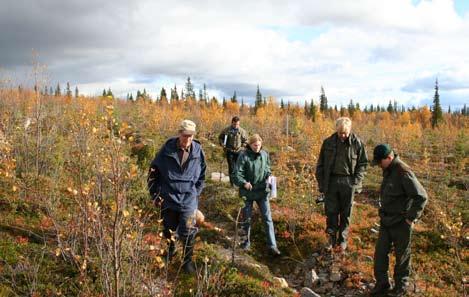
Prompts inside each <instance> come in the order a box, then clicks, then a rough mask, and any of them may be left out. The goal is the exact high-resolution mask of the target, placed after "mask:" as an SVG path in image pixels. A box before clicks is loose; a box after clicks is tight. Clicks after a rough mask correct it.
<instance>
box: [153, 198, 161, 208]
mask: <svg viewBox="0 0 469 297" xmlns="http://www.w3.org/2000/svg"><path fill="white" fill-rule="evenodd" d="M153 204H154V205H155V206H156V207H161V204H163V198H161V197H160V196H156V197H155V199H153Z"/></svg>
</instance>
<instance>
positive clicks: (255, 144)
mask: <svg viewBox="0 0 469 297" xmlns="http://www.w3.org/2000/svg"><path fill="white" fill-rule="evenodd" d="M249 146H250V147H251V149H252V151H253V152H255V153H258V152H260V151H261V147H262V142H261V141H256V142H253V143H251V144H250V145H249Z"/></svg>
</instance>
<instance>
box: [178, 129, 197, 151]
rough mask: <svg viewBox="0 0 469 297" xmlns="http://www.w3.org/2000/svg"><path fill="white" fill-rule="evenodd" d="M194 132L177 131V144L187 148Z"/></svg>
mask: <svg viewBox="0 0 469 297" xmlns="http://www.w3.org/2000/svg"><path fill="white" fill-rule="evenodd" d="M193 139H194V134H185V133H184V132H181V133H179V144H180V145H181V147H183V148H188V147H190V146H191V144H192V140H193Z"/></svg>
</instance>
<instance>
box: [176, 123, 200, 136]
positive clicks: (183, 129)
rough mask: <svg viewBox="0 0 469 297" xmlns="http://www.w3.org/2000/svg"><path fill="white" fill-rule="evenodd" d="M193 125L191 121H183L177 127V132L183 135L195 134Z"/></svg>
mask: <svg viewBox="0 0 469 297" xmlns="http://www.w3.org/2000/svg"><path fill="white" fill-rule="evenodd" d="M195 127H196V125H195V123H194V122H193V121H191V120H184V121H182V122H181V125H180V126H179V132H180V133H184V134H195Z"/></svg>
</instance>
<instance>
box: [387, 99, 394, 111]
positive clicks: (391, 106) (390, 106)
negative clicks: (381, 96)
mask: <svg viewBox="0 0 469 297" xmlns="http://www.w3.org/2000/svg"><path fill="white" fill-rule="evenodd" d="M387 111H388V112H389V113H393V112H394V107H393V105H392V102H391V100H389V104H388V109H387Z"/></svg>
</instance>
